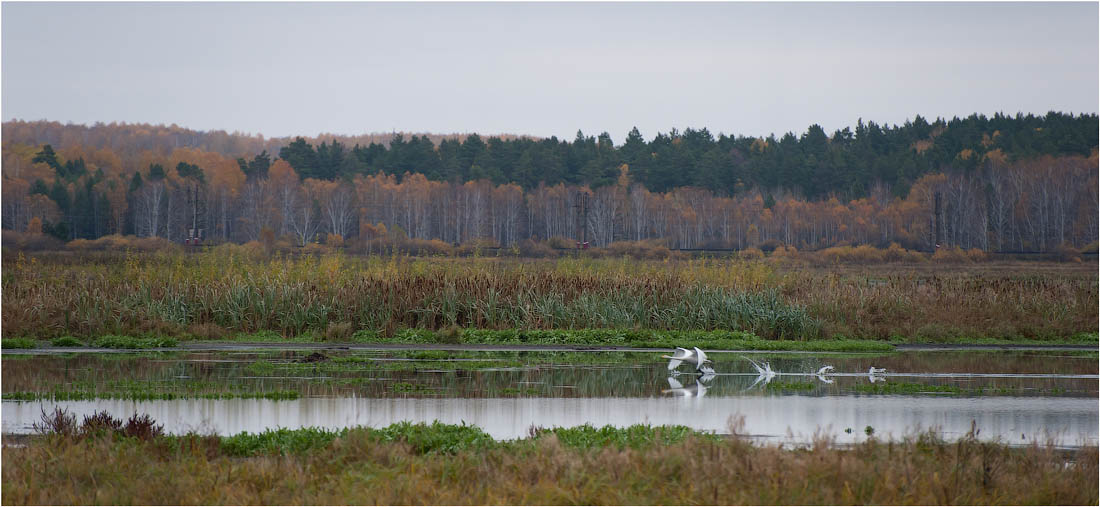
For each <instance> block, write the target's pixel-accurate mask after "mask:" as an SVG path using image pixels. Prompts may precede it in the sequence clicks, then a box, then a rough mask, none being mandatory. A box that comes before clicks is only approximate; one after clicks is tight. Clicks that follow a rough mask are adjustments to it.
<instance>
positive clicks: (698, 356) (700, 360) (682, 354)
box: [661, 347, 714, 373]
mask: <svg viewBox="0 0 1100 507" xmlns="http://www.w3.org/2000/svg"><path fill="white" fill-rule="evenodd" d="M694 349H695V350H688V349H685V348H683V347H676V354H675V355H671V356H666V355H662V356H661V357H663V358H665V359H668V369H669V370H675V369H676V367H677V366H680V364H681V363H688V364H693V365H695V370H696V371H698V372H700V373H714V369H713V368H711V367H709V366H707V365H708V364H713V361H711V360H710V359H707V354H706V352H703V351H702V350H699V347H694Z"/></svg>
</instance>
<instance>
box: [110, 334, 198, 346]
mask: <svg viewBox="0 0 1100 507" xmlns="http://www.w3.org/2000/svg"><path fill="white" fill-rule="evenodd" d="M92 345H93V346H95V347H99V348H104V349H159V348H168V347H176V346H178V345H179V342H178V341H176V339H175V338H163V337H161V338H135V337H133V336H118V335H106V336H102V337H100V338H98V339H96V340H95V341H94V342H92Z"/></svg>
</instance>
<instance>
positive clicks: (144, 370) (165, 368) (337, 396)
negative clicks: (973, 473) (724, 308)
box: [2, 350, 1098, 446]
mask: <svg viewBox="0 0 1100 507" xmlns="http://www.w3.org/2000/svg"><path fill="white" fill-rule="evenodd" d="M660 355H661V352H660V351H653V352H583V351H582V352H536V351H523V352H487V351H441V350H385V351H331V350H326V351H309V350H307V351H300V350H299V351H294V350H281V351H218V352H170V353H148V352H146V353H131V354H91V353H77V354H67V355H56V354H55V355H30V354H26V355H15V354H4V355H3V397H4V401H3V414H2V416H3V417H2V419H3V432H4V433H5V434H26V433H30V432H33V428H32V425H33V424H34V423H35V422H37V421H38V420H39V417H40V416H41V413H42V410H43V409H46V410H51V409H52V408H53V407H55V406H58V407H62V408H64V409H66V410H68V411H70V412H72V413H75V414H77V415H78V417H79V416H83V415H88V414H92V413H93V412H96V411H101V410H106V411H108V412H110V413H112V414H115V415H116V416H125V415H129V414H132V413H147V414H149V415H150V416H152V417H153V418H154V419H156V420H157V421H158V422H160V423H162V424H164V425H165V430H166V431H168V432H172V433H185V432H188V431H197V432H200V433H211V432H212V433H217V434H222V435H228V434H236V433H239V432H242V431H249V432H259V431H263V430H264V429H268V428H278V427H283V428H299V427H310V426H312V427H323V428H329V429H338V428H343V427H350V426H371V427H381V426H386V425H389V424H391V423H394V422H398V421H412V422H431V421H433V420H439V421H442V422H446V423H452V424H459V423H466V424H473V425H477V426H479V427H481V428H483V429H484V430H485V431H486V432H488V433H489V434H491V435H492V436H494V437H495V438H498V439H512V438H519V437H523V436H526V435H528V433H529V432H530V431H531V428H532V427H555V426H560V427H570V426H579V425H583V424H591V425H595V426H602V425H608V424H610V425H614V426H629V425H632V424H638V423H643V424H652V425H664V424H679V425H685V426H689V427H692V428H695V429H700V430H706V431H714V432H718V433H728V432H730V431H738V432H739V433H743V434H748V435H751V436H752V437H754V438H756V439H759V440H761V441H777V442H792V443H804V442H808V441H810V440H812V439H813V437H814V435H815V434H818V433H825V434H829V435H832V436H834V437H835V438H836V440H837V441H838V442H841V443H846V442H858V441H861V440H863V439H866V438H867V437H868V435H872V434H873V435H875V436H876V437H895V438H896V437H901V436H903V435H906V434H910V433H913V432H914V431H919V430H923V429H929V428H938V429H939V430H940V431H942V432H943V434H944V436H945V437H946V438H949V439H950V438H957V437H959V436H961V435H963V434H966V433H967V432H969V431H971V428H972V424H973V427H974V428H975V429H977V430H979V431H980V433H979V434H978V436H979V438H982V439H999V440H1001V441H1003V442H1007V443H1016V444H1019V443H1027V442H1030V441H1032V440H1040V441H1045V440H1046V439H1047V438H1054V439H1056V440H1057V442H1058V443H1059V445H1064V446H1077V445H1082V444H1090V445H1095V444H1096V443H1097V439H1098V425H1097V416H1098V380H1097V379H1098V376H1097V373H1098V372H1097V353H1096V352H1091V351H1086V352H1079V351H1059V352H1050V351H1018V352H974V351H967V352H948V351H931V352H900V353H890V354H822V353H813V354H809V353H785V354H779V353H768V354H761V353H753V354H749V353H713V354H711V358H712V359H714V361H715V364H714V369H715V374H714V375H706V376H704V377H698V376H697V375H695V374H693V373H692V372H690V371H688V370H689V368H688V367H687V366H686V365H685V366H681V367H680V370H681V371H679V372H676V371H673V372H671V373H670V371H669V370H668V368H667V361H666V360H663V359H661V358H660ZM754 363H756V365H759V366H761V367H763V366H765V363H766V366H767V369H766V370H765V371H764V373H763V374H761V372H760V371H759V370H758V369H757V366H756V365H754ZM826 366H832V367H833V368H832V369H825V371H823V372H822V373H821V374H817V373H818V372H819V371H821V370H822V369H823V368H824V367H826ZM872 368H875V370H874V371H873V372H872V370H871V369H872Z"/></svg>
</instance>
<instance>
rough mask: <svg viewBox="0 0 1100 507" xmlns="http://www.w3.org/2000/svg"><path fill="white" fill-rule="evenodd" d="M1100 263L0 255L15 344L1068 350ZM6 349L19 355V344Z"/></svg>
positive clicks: (1095, 304) (1088, 321)
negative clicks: (360, 336) (529, 339)
mask: <svg viewBox="0 0 1100 507" xmlns="http://www.w3.org/2000/svg"><path fill="white" fill-rule="evenodd" d="M1098 292H1100V291H1098V281H1097V278H1096V276H1095V266H1092V265H1044V264H1036V265H1022V266H1016V265H1011V266H1000V265H997V264H990V265H982V266H981V267H980V268H979V267H971V266H955V267H937V268H936V269H934V270H930V268H928V267H927V266H915V267H911V268H908V267H905V266H891V267H890V269H889V270H887V271H883V270H882V269H879V268H872V267H867V268H861V269H857V270H854V271H853V269H851V268H850V267H845V268H844V269H839V268H837V269H833V268H822V269H802V268H793V267H783V266H779V265H773V264H768V263H763V262H759V261H743V260H705V259H704V260H689V261H665V262H658V261H639V260H628V259H625V258H624V259H584V258H582V259H558V260H515V259H497V258H410V257H399V256H392V257H377V256H373V257H352V256H345V255H340V254H327V255H322V256H312V255H302V256H294V257H280V256H278V255H276V256H271V257H265V256H261V255H257V254H256V253H255V252H250V251H249V250H247V249H242V248H239V247H236V246H234V245H223V246H219V247H216V248H213V249H211V250H210V251H207V252H203V253H195V254H182V253H155V254H119V253H110V252H100V253H94V254H89V253H75V252H68V253H65V252H62V253H51V254H41V257H40V258H27V257H25V256H24V255H23V254H22V253H20V254H19V255H17V256H11V255H9V256H5V257H4V259H3V296H4V297H3V312H2V314H3V330H4V338H36V339H53V338H58V337H64V336H74V337H78V338H81V339H84V340H90V339H92V338H98V337H100V336H104V335H129V336H168V337H174V338H179V339H195V338H198V339H214V340H221V339H224V338H226V337H231V336H234V335H238V334H241V333H245V334H255V333H273V334H275V335H276V336H281V337H285V338H291V337H294V338H299V337H304V339H305V340H307V341H322V340H323V341H333V342H342V341H349V340H350V339H351V338H352V337H353V336H354V335H355V334H356V333H359V332H365V333H373V334H375V335H377V336H380V337H386V338H389V337H394V336H396V335H397V334H398V333H399V332H402V330H406V329H412V330H428V331H439V330H445V329H448V328H456V327H457V328H468V329H488V330H507V329H517V330H525V331H533V330H576V329H646V330H658V331H668V330H731V331H737V332H742V333H748V334H751V335H753V336H757V337H760V338H762V339H765V340H793V341H803V340H814V339H831V338H834V337H838V336H839V337H844V338H853V339H874V340H892V341H922V342H950V341H957V340H960V339H981V338H992V339H1002V340H1003V339H1008V340H1066V339H1071V338H1072V337H1074V336H1077V335H1079V334H1081V333H1094V332H1095V331H1096V322H1097V319H1098V311H1097V309H1098V308H1100V300H1098ZM13 344H16V343H14V342H13Z"/></svg>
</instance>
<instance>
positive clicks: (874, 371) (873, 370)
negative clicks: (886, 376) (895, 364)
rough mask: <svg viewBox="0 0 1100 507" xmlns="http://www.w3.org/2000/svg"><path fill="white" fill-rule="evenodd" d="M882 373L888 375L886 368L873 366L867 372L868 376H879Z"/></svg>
mask: <svg viewBox="0 0 1100 507" xmlns="http://www.w3.org/2000/svg"><path fill="white" fill-rule="evenodd" d="M880 373H886V368H875V367H874V366H872V367H871V369H870V370H867V374H868V375H878V374H880Z"/></svg>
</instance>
